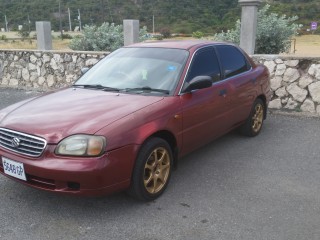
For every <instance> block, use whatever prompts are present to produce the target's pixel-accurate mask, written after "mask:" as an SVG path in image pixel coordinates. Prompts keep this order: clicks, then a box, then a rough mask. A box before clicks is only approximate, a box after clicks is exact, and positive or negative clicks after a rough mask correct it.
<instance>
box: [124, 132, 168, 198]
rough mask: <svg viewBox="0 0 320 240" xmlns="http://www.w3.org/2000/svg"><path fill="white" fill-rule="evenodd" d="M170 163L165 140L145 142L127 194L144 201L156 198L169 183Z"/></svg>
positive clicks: (154, 139) (152, 139)
mask: <svg viewBox="0 0 320 240" xmlns="http://www.w3.org/2000/svg"><path fill="white" fill-rule="evenodd" d="M172 163H173V154H172V150H171V148H170V146H169V144H168V143H167V142H166V141H165V140H163V139H161V138H155V137H154V138H150V139H149V140H147V142H146V143H145V144H144V145H143V146H142V147H141V150H140V152H139V154H138V157H137V159H136V163H135V166H134V169H133V173H132V180H131V186H130V188H129V190H128V193H129V194H130V195H131V196H133V197H134V198H136V199H139V200H144V201H151V200H154V199H156V198H158V197H159V196H160V195H161V194H162V193H163V192H164V190H165V189H166V187H167V185H168V183H169V180H170V176H171V170H172Z"/></svg>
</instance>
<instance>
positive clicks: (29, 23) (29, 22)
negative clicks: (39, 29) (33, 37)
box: [28, 14, 31, 33]
mask: <svg viewBox="0 0 320 240" xmlns="http://www.w3.org/2000/svg"><path fill="white" fill-rule="evenodd" d="M30 25H31V21H30V16H29V14H28V28H29V33H30V31H31V29H30Z"/></svg>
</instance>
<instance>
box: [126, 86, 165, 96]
mask: <svg viewBox="0 0 320 240" xmlns="http://www.w3.org/2000/svg"><path fill="white" fill-rule="evenodd" d="M124 91H126V92H135V91H143V92H160V93H164V94H169V93H170V92H169V90H165V89H157V88H151V87H149V86H145V87H141V88H126V89H125V90H124Z"/></svg>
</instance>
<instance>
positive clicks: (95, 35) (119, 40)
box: [70, 23, 149, 51]
mask: <svg viewBox="0 0 320 240" xmlns="http://www.w3.org/2000/svg"><path fill="white" fill-rule="evenodd" d="M139 34H140V37H139V40H140V41H144V40H146V39H148V38H149V36H148V34H147V29H146V27H144V28H142V29H140V32H139ZM123 43H124V37H123V26H122V25H115V24H114V23H111V24H109V23H103V24H102V25H101V26H99V27H97V26H95V25H90V26H89V25H86V26H84V27H83V29H82V35H78V36H75V37H74V38H73V39H72V40H71V43H70V48H71V49H73V50H80V51H114V50H116V49H118V48H120V47H122V46H123Z"/></svg>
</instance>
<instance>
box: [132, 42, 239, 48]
mask: <svg viewBox="0 0 320 240" xmlns="http://www.w3.org/2000/svg"><path fill="white" fill-rule="evenodd" d="M220 44H226V45H233V44H229V43H225V42H224V43H222V42H214V41H208V40H169V41H150V42H142V43H136V44H132V45H129V46H126V47H129V48H131V47H139V48H140V47H142V48H144V47H145V48H148V47H150V48H178V49H185V50H188V49H190V48H193V47H201V46H206V45H220Z"/></svg>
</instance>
